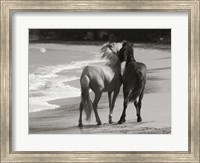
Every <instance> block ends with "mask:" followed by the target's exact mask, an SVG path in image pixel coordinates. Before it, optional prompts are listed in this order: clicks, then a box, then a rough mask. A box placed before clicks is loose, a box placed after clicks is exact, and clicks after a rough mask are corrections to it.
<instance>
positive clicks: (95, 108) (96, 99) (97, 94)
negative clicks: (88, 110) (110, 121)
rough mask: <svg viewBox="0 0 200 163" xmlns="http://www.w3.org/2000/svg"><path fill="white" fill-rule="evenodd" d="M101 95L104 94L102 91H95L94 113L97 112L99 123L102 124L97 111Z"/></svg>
mask: <svg viewBox="0 0 200 163" xmlns="http://www.w3.org/2000/svg"><path fill="white" fill-rule="evenodd" d="M101 95H102V92H96V93H95V98H94V102H93V109H94V114H95V117H96V122H97V124H98V125H101V124H102V123H101V120H100V118H99V115H98V112H97V105H98V103H99V100H100V99H101Z"/></svg>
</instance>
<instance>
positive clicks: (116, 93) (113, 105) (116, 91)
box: [109, 89, 120, 123]
mask: <svg viewBox="0 0 200 163" xmlns="http://www.w3.org/2000/svg"><path fill="white" fill-rule="evenodd" d="M119 90H120V89H117V90H115V91H114V94H113V99H112V102H111V107H110V112H109V123H112V114H113V109H114V107H115V101H116V99H117V95H118V94H119Z"/></svg>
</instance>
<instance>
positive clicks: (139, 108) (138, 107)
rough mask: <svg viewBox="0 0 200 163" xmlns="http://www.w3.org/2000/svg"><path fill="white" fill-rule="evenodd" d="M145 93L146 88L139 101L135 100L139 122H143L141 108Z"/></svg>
mask: <svg viewBox="0 0 200 163" xmlns="http://www.w3.org/2000/svg"><path fill="white" fill-rule="evenodd" d="M143 95H144V89H143V90H142V93H141V94H140V96H139V100H138V102H137V101H135V102H134V105H135V108H136V112H137V122H141V121H142V118H141V114H140V110H141V107H142V99H143Z"/></svg>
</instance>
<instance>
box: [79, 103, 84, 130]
mask: <svg viewBox="0 0 200 163" xmlns="http://www.w3.org/2000/svg"><path fill="white" fill-rule="evenodd" d="M79 110H80V117H79V124H78V126H79V127H82V126H83V124H82V112H83V102H82V101H81V103H80V107H79Z"/></svg>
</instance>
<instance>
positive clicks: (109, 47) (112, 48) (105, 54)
mask: <svg viewBox="0 0 200 163" xmlns="http://www.w3.org/2000/svg"><path fill="white" fill-rule="evenodd" d="M121 48H122V43H116V42H113V43H110V42H108V43H105V44H104V45H103V46H102V48H101V56H102V58H105V59H108V60H109V64H111V65H116V64H121V61H120V59H119V57H118V53H119V51H120V49H121Z"/></svg>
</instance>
